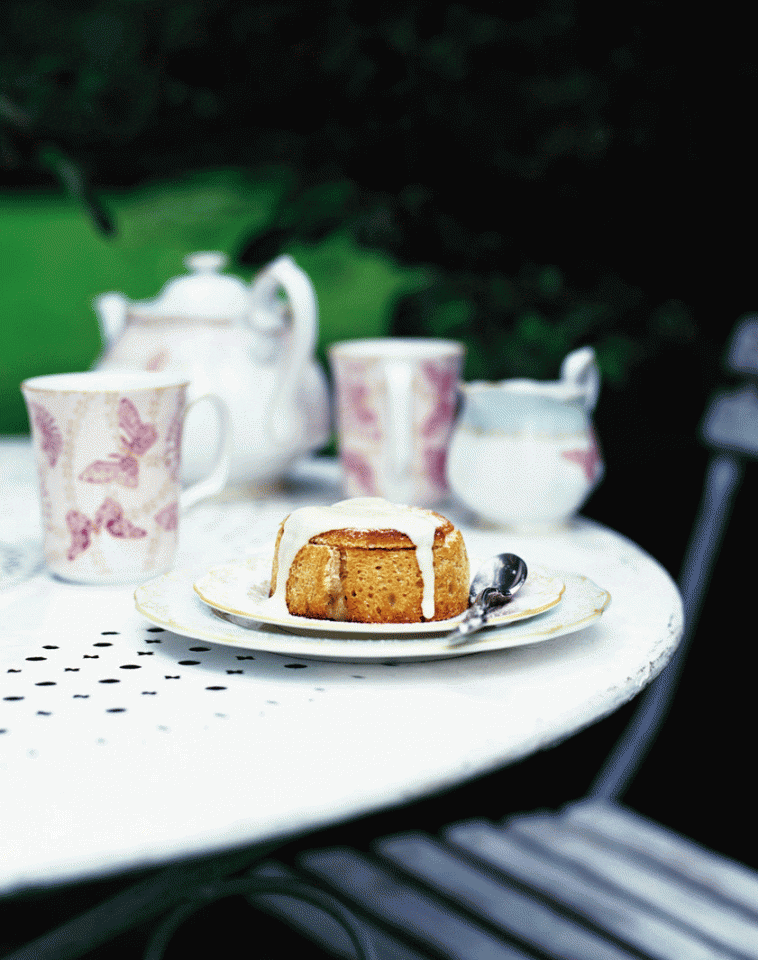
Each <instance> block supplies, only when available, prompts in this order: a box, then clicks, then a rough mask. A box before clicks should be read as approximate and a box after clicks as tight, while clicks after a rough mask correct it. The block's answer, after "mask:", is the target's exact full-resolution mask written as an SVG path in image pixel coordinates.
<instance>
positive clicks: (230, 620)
mask: <svg viewBox="0 0 758 960" xmlns="http://www.w3.org/2000/svg"><path fill="white" fill-rule="evenodd" d="M227 566H232V565H231V564H230V565H227ZM233 566H234V567H236V568H238V569H239V568H240V567H241V566H243V564H241V563H239V562H237V563H235V564H233ZM472 566H473V567H474V568H476V567H475V563H472ZM214 569H218V568H214ZM533 573H534V577H535V582H536V579H537V575H538V574H539V575H543V574H544V576H545V578H546V580H548V581H550V582H552V583H554V584H555V583H556V582H557V583H559V584H560V585H561V587H560V590H561V593H562V595H561V596H559V597H558V600H557V601H556V602H555V603H554V604H553V605H552V606H551V607H549V608H548V609H545V610H544V611H543V612H541V613H535V612H532V613H531V614H529V616H528V617H527V618H525V619H522V620H515V621H514V620H511V621H510V622H505V623H502V622H501V623H499V624H497V625H493V626H488V627H487V628H486V629H484V630H482V631H480V633H478V634H476V635H475V637H476V639H475V641H474V642H472V643H471V644H469V645H466V646H463V647H451V646H450V645H449V644H450V640H449V638H448V636H447V635H446V634H445V633H442V634H439V633H427V634H424V633H423V632H419V630H418V628H419V626H422V627H423V626H426V625H424V624H410V625H403V627H404V631H403V632H397V631H396V630H395V631H393V628H392V625H384V626H383V629H382V632H371V633H369V632H367V631H365V630H361V629H360V628H362V627H363V626H364V625H362V624H351V625H344V624H339V625H337V624H335V623H333V622H329V623H328V624H327V622H326V621H315V622H316V623H317V624H318V629H316V628H311V627H310V626H308V627H306V628H305V629H304V630H303V629H302V623H301V624H300V626H301V631H302V632H296V631H295V630H294V629H293V628H292V627H290V625H289V624H286V625H275V624H267V623H261V622H260V621H256V620H253V619H251V618H249V617H244V616H239V615H237V614H234V613H229V612H227V611H223V610H221V609H219V608H214V607H212V606H210V605H208V604H207V603H206V602H204V601H202V600H201V599H200V596H199V595H198V594H197V593H196V592H195V589H194V585H195V582H196V581H197V582H198V583H201V582H202V580H203V579H204V578H202V577H201V578H200V580H198V579H197V573H196V572H194V573H193V571H191V570H186V569H185V570H174V571H172V572H171V573H167V574H164V575H163V576H161V577H156V578H155V579H154V580H150V581H149V582H148V583H144V584H141V585H140V586H139V587H138V588H137V590H136V591H135V594H134V599H135V604H136V607H137V610H139V612H140V613H141V614H142V615H143V616H145V617H147V619H148V620H150V621H152V622H153V623H155V624H157V625H158V626H161V627H164V629H166V630H171V631H173V632H174V633H178V634H180V635H182V636H187V637H192V638H193V639H198V640H206V641H210V642H215V643H222V644H225V645H227V646H234V647H241V648H243V649H248V650H263V651H267V652H270V653H279V654H285V655H289V656H299V657H303V658H305V659H316V660H342V661H348V662H351V661H352V662H363V661H372V660H373V661H384V662H388V661H389V662H394V661H399V660H404V661H405V660H409V661H412V660H436V659H439V658H443V657H459V656H465V655H468V654H473V653H482V652H485V651H493V650H502V649H505V648H508V647H518V646H522V645H525V644H530V643H538V642H540V641H542V640H548V639H550V638H552V637H557V636H561V635H563V634H568V633H574V632H576V631H577V630H581V629H583V628H584V627H586V626H589V624H591V623H594V622H595V621H596V620H598V619H599V618H600V617H601V616H602V614H603V611H604V610H605V609H606V608H607V606H608V604H609V602H610V594H609V593H608V591H607V590H604V589H602V588H601V587H599V586H598V585H597V584H595V583H593V581H592V580H590V579H589V578H587V577H584V576H581V575H580V574H576V573H564V572H559V571H550V570H545V569H537V568H535V570H534V571H533ZM206 576H207V574H206ZM531 577H532V571H531V570H530V576H529V578H528V579H527V582H526V583H525V584H524V586H523V587H522V590H521V593H523V594H524V598H526V599H522V601H521V602H526V600H528V597H529V592H528V589H527V588H528V584H529V579H530V578H531ZM517 599H518V595H517V596H516V597H515V598H514V600H513V601H512V602H513V604H515V603H516V600H517ZM293 619H294V618H293ZM297 619H298V620H301V621H302V618H297ZM311 622H312V621H308V623H309V624H310V623H311ZM456 622H457V618H456V620H451V621H448V622H447V623H442V622H440V623H438V624H436V627H437V628H440V627H441V628H442V629H448V628H452V627H454V626H455V624H456ZM406 626H411V627H415V628H416V632H415V634H414V633H411V632H408V631H406V630H405V627H406ZM335 627H339V628H341V630H336V629H335ZM356 627H357V628H358V629H356ZM351 628H352V630H351Z"/></svg>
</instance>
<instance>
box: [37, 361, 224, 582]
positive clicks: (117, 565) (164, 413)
mask: <svg viewBox="0 0 758 960" xmlns="http://www.w3.org/2000/svg"><path fill="white" fill-rule="evenodd" d="M189 386H190V384H189V381H188V380H187V379H186V378H184V377H183V376H181V375H176V374H175V375H173V376H172V375H171V374H169V373H156V372H136V371H135V372H112V373H105V372H97V371H89V372H85V373H61V374H51V375H48V376H41V377H32V378H30V379H28V380H24V382H23V383H22V384H21V392H22V394H23V396H24V400H25V401H26V406H27V410H28V413H29V422H30V425H31V432H32V440H33V445H34V452H35V457H36V462H37V473H38V477H39V490H40V504H41V510H42V526H43V538H44V553H45V562H46V565H47V567H48V569H49V570H50V571H51V572H52V573H54V574H55V575H57V576H59V577H61V578H62V579H64V580H69V581H72V582H75V583H93V584H117V583H136V582H139V581H142V580H147V579H149V578H150V577H153V576H156V575H158V574H160V573H163V572H165V571H166V570H168V569H170V568H171V566H172V564H173V562H174V558H175V556H176V550H177V545H178V531H179V519H180V516H181V513H182V511H183V510H185V509H186V508H187V507H189V506H191V505H192V504H194V503H197V502H198V501H199V500H202V499H205V498H206V497H210V496H213V495H214V494H217V493H219V492H220V491H221V490H222V489H223V488H224V486H225V484H226V479H227V475H228V472H229V461H230V441H231V435H230V426H229V423H230V420H229V411H228V409H227V407H226V404H225V403H224V402H223V400H221V399H220V398H219V397H217V396H215V395H214V394H205V395H204V396H202V397H198V398H196V399H194V400H192V401H191V402H188V399H187V392H188V388H189ZM200 401H209V402H210V403H212V404H213V406H214V407H215V409H216V412H217V415H218V417H219V420H220V426H221V430H220V436H221V441H220V442H219V447H218V451H217V455H216V458H215V462H214V464H213V466H212V467H211V469H210V471H209V473H208V475H207V476H206V477H205V479H203V480H199V481H198V482H196V483H194V484H193V485H192V486H189V487H187V488H186V489H184V490H182V483H181V445H182V427H183V424H184V420H185V417H186V415H187V413H188V411H189V409H190V408H191V407H193V406H194V405H195V403H199V402H200Z"/></svg>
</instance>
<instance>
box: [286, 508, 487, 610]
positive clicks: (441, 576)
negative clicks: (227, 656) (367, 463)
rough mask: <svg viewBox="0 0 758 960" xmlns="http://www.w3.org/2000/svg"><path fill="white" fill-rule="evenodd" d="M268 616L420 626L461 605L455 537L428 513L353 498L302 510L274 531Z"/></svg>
mask: <svg viewBox="0 0 758 960" xmlns="http://www.w3.org/2000/svg"><path fill="white" fill-rule="evenodd" d="M271 581H272V582H271V597H270V599H269V603H270V604H271V606H272V609H278V610H279V611H280V612H285V611H288V612H289V613H294V614H295V615H300V616H309V617H316V618H320V619H331V620H355V621H360V622H380V623H381V622H388V623H392V622H420V621H422V620H433V619H446V618H448V617H452V616H456V615H457V614H458V613H461V612H462V611H463V610H465V609H466V606H467V605H468V584H469V569H468V557H467V555H466V550H465V546H464V544H463V539H462V537H461V535H460V532H459V531H458V530H456V529H455V527H453V525H452V524H451V523H450V521H449V520H446V519H445V517H443V516H441V515H440V514H438V513H435V512H433V511H431V510H423V509H421V508H419V507H410V506H405V505H399V504H394V503H389V502H388V501H386V500H383V499H381V498H378V497H357V498H354V499H351V500H343V501H340V502H339V503H336V504H334V505H333V506H331V507H323V506H319V507H303V508H301V509H299V510H295V511H293V513H291V514H290V515H289V516H288V517H286V518H285V520H284V521H283V523H282V525H281V526H280V529H279V535H278V538H277V544H276V550H275V556H274V565H273V569H272V576H271Z"/></svg>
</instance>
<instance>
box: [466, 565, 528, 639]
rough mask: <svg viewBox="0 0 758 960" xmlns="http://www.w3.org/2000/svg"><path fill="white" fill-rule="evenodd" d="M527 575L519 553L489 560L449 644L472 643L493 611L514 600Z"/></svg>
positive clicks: (481, 570)
mask: <svg viewBox="0 0 758 960" xmlns="http://www.w3.org/2000/svg"><path fill="white" fill-rule="evenodd" d="M526 576H527V569H526V564H525V563H524V561H523V560H522V559H521V557H517V556H516V554H515V553H499V554H497V555H496V556H494V557H490V558H489V560H486V561H485V562H484V563H483V564H482V565H481V567H480V568H479V570H478V571H477V573H476V576H475V577H474V579H473V580H472V581H471V587H470V588H469V602H470V604H471V605H470V607H469V608H468V610H467V611H466V615H465V616H464V618H463V620H461V622H460V623H459V624H458V625H457V627H456V628H455V630H454V631H453V632H452V634H451V635H450V643H449V646H451V647H460V646H462V645H463V644H465V643H469V642H470V641H469V636H470V635H471V634H472V633H476V631H477V630H481V628H482V627H484V626H486V624H487V621H488V620H489V619H490V617H491V616H492V614H493V613H495V612H496V611H498V610H500V609H502V607H504V606H505V605H506V603H509V602H510V601H511V600H512V599H513V597H514V595H515V594H516V593H517V592H518V590H519V589H520V588H521V586H522V584H523V583H524V581H525V580H526Z"/></svg>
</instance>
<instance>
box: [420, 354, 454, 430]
mask: <svg viewBox="0 0 758 960" xmlns="http://www.w3.org/2000/svg"><path fill="white" fill-rule="evenodd" d="M424 373H425V374H426V377H427V379H428V380H429V381H430V383H431V385H432V389H433V391H434V402H433V404H432V410H431V413H430V414H429V416H428V417H427V419H426V421H425V423H424V425H423V427H422V428H421V433H422V435H423V436H425V437H429V436H432V435H433V434H435V433H436V432H437V431H438V430H439V429H440V428H441V427H445V428H447V429H448V430H449V428H450V424H451V422H452V416H453V411H454V410H455V403H456V386H457V383H458V375H457V372H456V371H453V370H450V369H448V368H447V367H444V366H441V365H437V364H436V363H425V364H424Z"/></svg>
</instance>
